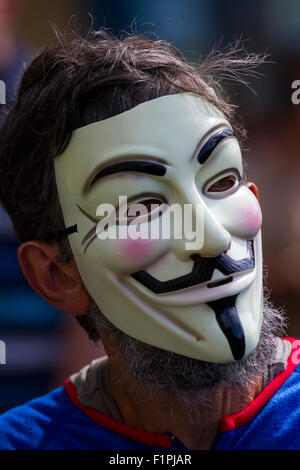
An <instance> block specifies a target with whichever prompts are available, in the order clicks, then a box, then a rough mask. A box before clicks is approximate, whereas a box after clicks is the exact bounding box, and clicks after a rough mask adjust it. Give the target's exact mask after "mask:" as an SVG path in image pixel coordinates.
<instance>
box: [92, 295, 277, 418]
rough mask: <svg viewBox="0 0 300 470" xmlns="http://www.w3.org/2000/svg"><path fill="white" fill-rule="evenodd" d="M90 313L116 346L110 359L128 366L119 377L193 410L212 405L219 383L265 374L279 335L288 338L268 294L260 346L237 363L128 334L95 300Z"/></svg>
mask: <svg viewBox="0 0 300 470" xmlns="http://www.w3.org/2000/svg"><path fill="white" fill-rule="evenodd" d="M88 315H89V316H90V319H91V320H93V322H94V324H95V325H96V326H98V327H99V329H100V331H101V329H102V330H104V331H105V332H106V333H107V334H108V335H109V336H110V338H111V339H112V340H113V342H114V343H116V344H117V346H118V348H117V353H116V354H115V356H113V357H112V358H111V360H115V359H116V360H121V363H123V364H125V368H124V371H123V370H120V380H122V377H124V376H125V375H128V374H129V376H130V377H131V379H132V380H133V381H134V383H135V385H136V387H137V388H140V390H141V391H142V392H143V396H145V394H146V395H147V396H149V397H151V396H152V397H153V396H159V395H160V396H161V397H163V396H166V395H165V392H166V393H168V396H170V394H171V395H172V396H173V397H174V403H175V402H176V406H178V405H179V406H182V407H184V408H185V409H186V410H187V411H190V412H191V413H192V414H193V413H194V412H195V409H194V408H195V407H197V408H199V403H200V402H201V403H202V404H207V405H209V404H210V401H211V397H212V396H213V392H214V391H215V390H216V389H217V388H219V387H220V386H222V387H228V388H231V389H232V388H235V389H239V390H240V391H241V390H247V389H248V387H249V386H250V385H251V384H252V382H253V379H254V378H255V377H257V376H258V375H259V374H266V373H267V372H268V366H269V365H270V363H271V360H272V358H273V356H274V354H275V353H276V338H277V337H278V336H284V328H285V320H284V315H283V312H282V311H281V310H280V309H276V308H274V307H273V306H272V304H271V303H270V302H269V301H268V299H267V298H265V300H264V314H263V321H262V329H261V336H260V340H259V343H258V345H257V347H256V349H255V350H254V351H253V352H252V353H251V354H249V355H248V356H247V357H245V358H243V359H241V360H239V361H236V362H233V363H228V364H216V363H211V362H205V361H200V360H197V359H193V358H189V357H186V356H182V355H180V354H176V353H173V352H170V351H165V350H163V349H160V348H157V347H154V346H150V345H148V344H146V343H143V342H141V341H139V340H137V339H135V338H132V337H131V336H128V335H127V334H125V333H123V332H122V331H121V330H119V329H118V328H117V327H116V326H114V325H113V324H112V323H111V322H110V321H109V320H108V319H107V318H106V317H105V316H104V315H103V314H102V312H101V311H100V310H99V308H98V307H97V305H96V304H95V303H94V302H92V305H91V307H90V309H89V312H88ZM147 392H148V393H147ZM194 405H195V406H194ZM196 405H197V406H196Z"/></svg>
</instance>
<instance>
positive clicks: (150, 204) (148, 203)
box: [127, 198, 163, 218]
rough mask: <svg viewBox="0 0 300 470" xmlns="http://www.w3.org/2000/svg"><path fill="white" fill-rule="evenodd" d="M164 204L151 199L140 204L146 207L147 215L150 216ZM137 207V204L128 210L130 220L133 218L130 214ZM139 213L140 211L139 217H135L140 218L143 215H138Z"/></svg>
mask: <svg viewBox="0 0 300 470" xmlns="http://www.w3.org/2000/svg"><path fill="white" fill-rule="evenodd" d="M162 203H163V202H162V201H160V200H159V199H155V198H151V199H144V200H142V201H140V202H139V203H138V204H143V206H145V210H146V211H147V213H148V214H150V213H151V212H153V210H156V208H157V207H159V206H160V205H161V204H162ZM135 205H136V204H133V205H132V206H131V208H128V210H127V217H129V218H130V217H131V216H130V215H129V214H130V213H132V211H133V210H134V206H135ZM137 209H138V207H137ZM138 212H139V210H137V215H135V216H134V217H138V216H139V215H142V214H138Z"/></svg>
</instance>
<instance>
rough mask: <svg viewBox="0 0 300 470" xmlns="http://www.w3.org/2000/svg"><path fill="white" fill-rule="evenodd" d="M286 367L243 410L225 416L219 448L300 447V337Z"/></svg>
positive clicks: (294, 343) (293, 342) (264, 448)
mask: <svg viewBox="0 0 300 470" xmlns="http://www.w3.org/2000/svg"><path fill="white" fill-rule="evenodd" d="M284 339H285V340H288V341H289V342H290V343H291V346H292V349H291V353H290V355H289V358H288V363H287V367H286V369H285V370H284V371H283V372H281V373H280V374H278V375H277V376H276V377H275V378H274V379H273V380H272V381H271V382H270V383H269V384H268V385H267V387H266V388H265V389H264V390H263V391H262V392H261V393H260V395H258V396H257V397H256V399H255V400H254V401H253V402H252V403H250V405H248V406H247V407H246V408H245V409H243V410H242V411H241V412H239V413H236V414H235V415H232V416H228V417H225V418H224V419H223V421H222V425H221V430H222V432H223V433H224V434H223V436H222V438H221V439H220V442H219V444H218V448H219V449H225V448H226V449H255V450H272V449H300V340H296V339H294V338H284Z"/></svg>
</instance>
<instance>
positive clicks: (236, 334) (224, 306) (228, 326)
mask: <svg viewBox="0 0 300 470" xmlns="http://www.w3.org/2000/svg"><path fill="white" fill-rule="evenodd" d="M236 298H237V295H232V296H230V297H226V298H225V299H219V300H214V301H213V302H209V303H208V304H207V305H208V306H209V307H210V308H212V309H213V311H214V312H215V314H216V319H217V322H218V324H219V327H220V328H221V330H222V331H223V333H224V335H225V336H226V338H227V340H228V343H229V346H230V349H231V352H232V355H233V357H234V359H235V360H236V361H238V360H239V359H242V358H243V357H244V355H245V346H246V344H245V334H244V330H243V327H242V324H241V320H240V317H239V314H238V311H237V309H236V306H235V303H236Z"/></svg>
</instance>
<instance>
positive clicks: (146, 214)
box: [118, 197, 166, 224]
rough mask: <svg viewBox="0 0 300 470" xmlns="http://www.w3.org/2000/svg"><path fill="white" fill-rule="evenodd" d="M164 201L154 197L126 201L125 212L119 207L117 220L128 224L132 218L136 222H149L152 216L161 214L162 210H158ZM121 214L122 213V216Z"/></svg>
mask: <svg viewBox="0 0 300 470" xmlns="http://www.w3.org/2000/svg"><path fill="white" fill-rule="evenodd" d="M165 203H166V201H163V200H161V199H157V198H155V197H152V198H148V199H146V198H145V199H140V200H139V201H138V202H136V201H135V202H132V203H128V206H127V211H126V212H122V208H119V213H118V222H119V223H127V224H128V223H130V222H132V221H133V220H134V219H137V223H143V222H150V221H151V220H152V218H155V217H157V216H161V213H162V212H164V210H162V211H160V208H161V206H162V204H165ZM163 209H164V208H163ZM122 214H124V215H123V216H122Z"/></svg>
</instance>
